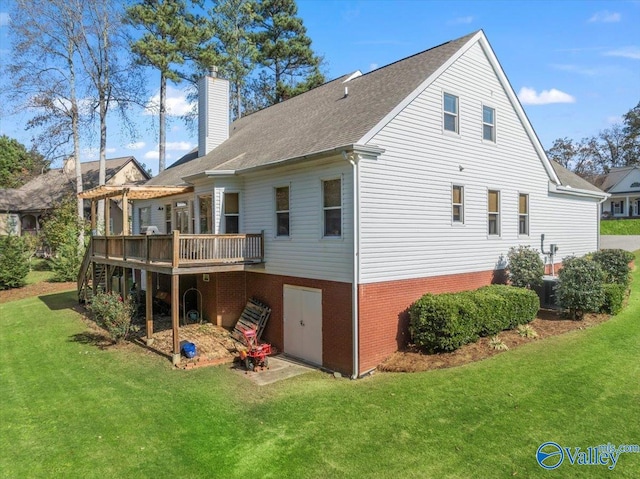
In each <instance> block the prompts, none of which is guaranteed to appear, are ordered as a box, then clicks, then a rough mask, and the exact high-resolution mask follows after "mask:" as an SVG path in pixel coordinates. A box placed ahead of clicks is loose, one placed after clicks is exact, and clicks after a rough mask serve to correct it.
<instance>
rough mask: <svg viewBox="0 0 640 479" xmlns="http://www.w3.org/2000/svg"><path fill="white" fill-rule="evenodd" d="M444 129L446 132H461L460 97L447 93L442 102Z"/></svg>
mask: <svg viewBox="0 0 640 479" xmlns="http://www.w3.org/2000/svg"><path fill="white" fill-rule="evenodd" d="M442 107H443V125H442V126H443V128H444V129H445V131H452V132H454V133H458V132H459V121H458V120H459V117H458V97H457V96H455V95H452V94H450V93H445V94H444V96H443V101H442Z"/></svg>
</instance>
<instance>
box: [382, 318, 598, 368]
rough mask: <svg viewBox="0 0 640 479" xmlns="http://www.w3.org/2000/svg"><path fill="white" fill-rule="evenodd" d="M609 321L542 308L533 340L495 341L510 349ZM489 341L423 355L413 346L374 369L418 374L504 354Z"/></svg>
mask: <svg viewBox="0 0 640 479" xmlns="http://www.w3.org/2000/svg"><path fill="white" fill-rule="evenodd" d="M609 318H610V316H609V315H607V314H585V315H584V319H582V320H581V321H574V320H571V319H567V318H564V317H562V314H561V312H559V311H555V310H546V309H542V310H540V311H539V312H538V317H537V318H536V319H534V320H533V321H532V322H531V323H529V324H530V325H531V327H532V328H533V329H534V330H535V332H536V333H538V337H537V338H526V337H523V336H520V334H518V331H517V330H510V331H503V332H501V333H500V334H498V338H499V339H500V340H502V342H503V343H505V344H506V345H507V347H508V348H509V349H514V348H517V347H518V346H521V345H523V344H526V343H530V342H532V341H540V340H541V339H544V338H548V337H550V336H557V335H559V334H564V333H566V332H568V331H573V330H575V329H586V328H588V327H591V326H594V325H596V324H600V323H602V322H604V321H606V320H608V319H609ZM490 341H491V339H490V338H480V339H479V340H478V341H477V342H475V343H472V344H466V345H464V346H462V347H461V348H460V349H457V350H456V351H452V352H450V353H437V354H425V353H423V352H421V351H419V350H418V349H417V348H416V347H414V346H409V347H407V349H406V350H404V351H398V352H396V353H394V354H393V355H391V356H390V357H389V358H387V359H386V360H385V361H384V362H383V363H382V364H380V365H379V366H378V369H379V370H380V371H389V372H418V371H428V370H431V369H444V368H451V367H454V366H461V365H463V364H468V363H471V362H473V361H480V360H482V359H486V358H489V357H491V356H495V355H496V354H500V353H502V352H504V350H496V349H493V348H492V347H491V345H490V344H489V343H490Z"/></svg>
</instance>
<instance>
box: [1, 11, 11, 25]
mask: <svg viewBox="0 0 640 479" xmlns="http://www.w3.org/2000/svg"><path fill="white" fill-rule="evenodd" d="M10 21H11V17H9V14H8V13H7V12H0V27H6V26H7V25H9V22H10Z"/></svg>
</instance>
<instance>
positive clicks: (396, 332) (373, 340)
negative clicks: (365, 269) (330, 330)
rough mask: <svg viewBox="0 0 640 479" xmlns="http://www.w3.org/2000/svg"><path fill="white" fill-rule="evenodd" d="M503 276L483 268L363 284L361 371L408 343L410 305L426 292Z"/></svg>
mask: <svg viewBox="0 0 640 479" xmlns="http://www.w3.org/2000/svg"><path fill="white" fill-rule="evenodd" d="M503 280H504V276H503V274H502V273H500V272H494V271H482V272H476V273H464V274H454V275H447V276H435V277H431V278H419V279H411V280H402V281H389V282H381V283H372V284H362V285H360V286H359V288H358V298H359V301H358V307H359V312H360V314H359V316H360V318H359V338H360V341H359V344H360V348H359V355H360V371H359V373H360V374H363V373H365V372H367V371H369V370H371V369H373V368H375V367H376V366H377V365H378V364H379V363H380V362H382V361H383V360H384V359H385V358H386V357H387V356H389V355H391V354H393V353H394V352H395V351H397V350H398V349H401V348H403V347H404V346H405V345H406V344H407V342H408V340H409V332H408V325H409V315H408V308H409V306H410V305H411V303H413V302H414V301H416V300H417V299H418V298H420V297H421V296H422V295H423V294H425V293H446V292H457V291H464V290H469V289H476V288H479V287H481V286H485V285H488V284H491V283H500V282H503Z"/></svg>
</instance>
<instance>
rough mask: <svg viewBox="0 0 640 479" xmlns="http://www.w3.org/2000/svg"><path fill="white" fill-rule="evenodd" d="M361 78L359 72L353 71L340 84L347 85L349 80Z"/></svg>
mask: <svg viewBox="0 0 640 479" xmlns="http://www.w3.org/2000/svg"><path fill="white" fill-rule="evenodd" d="M361 76H362V72H361V71H360V70H356V71H354V72H353V73H352V74H351V75H349V76H348V77H347V78H346V80H344V81H343V82H342V83H347V82H350V81H351V80H353V79H354V78H358V77H361Z"/></svg>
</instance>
